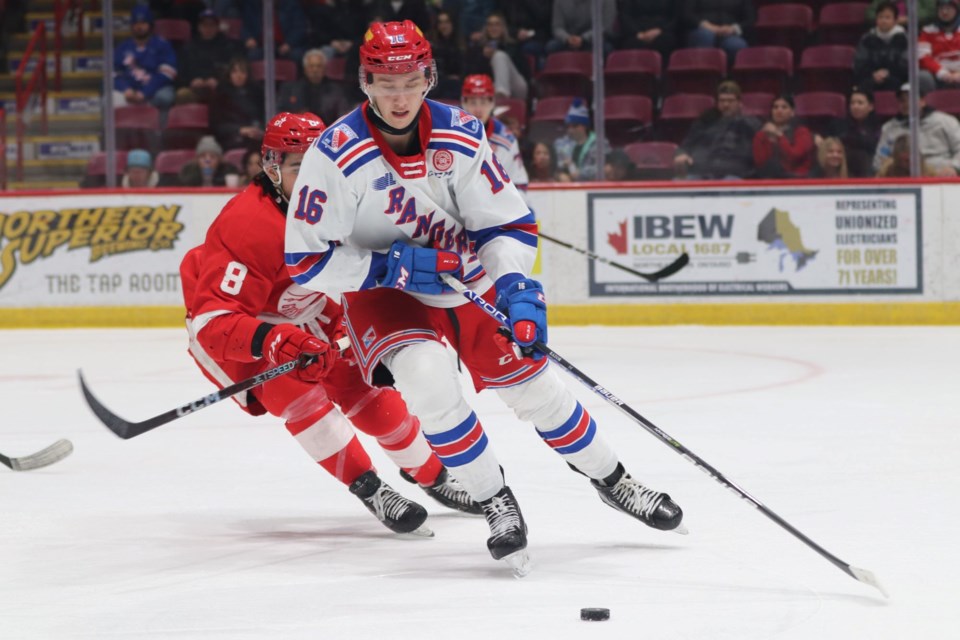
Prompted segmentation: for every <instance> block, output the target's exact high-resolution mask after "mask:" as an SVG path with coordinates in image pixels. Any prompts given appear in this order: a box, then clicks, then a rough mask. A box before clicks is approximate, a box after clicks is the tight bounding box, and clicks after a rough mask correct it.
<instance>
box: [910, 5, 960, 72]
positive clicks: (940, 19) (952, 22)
mask: <svg viewBox="0 0 960 640" xmlns="http://www.w3.org/2000/svg"><path fill="white" fill-rule="evenodd" d="M917 55H918V56H920V69H921V72H920V83H921V87H922V88H924V89H925V90H927V91H932V90H933V89H934V87H942V88H953V89H956V88H958V87H960V0H937V18H936V20H935V21H934V22H932V23H931V24H928V25H927V26H925V27H924V28H923V29H922V30H921V31H920V43H919V44H918V45H917Z"/></svg>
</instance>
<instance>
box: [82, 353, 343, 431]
mask: <svg viewBox="0 0 960 640" xmlns="http://www.w3.org/2000/svg"><path fill="white" fill-rule="evenodd" d="M333 344H334V346H336V347H337V348H338V349H339V350H340V351H341V352H343V351H346V350H347V349H349V348H350V339H349V338H347V337H346V336H344V337H342V338H340V339H338V340H336V341H334V343H333ZM302 357H303V356H301V358H302ZM298 366H301V361H300V360H291V361H290V362H285V363H283V364H281V365H280V366H278V367H275V368H273V369H268V370H267V371H264V372H262V373H258V374H257V375H255V376H253V377H252V378H247V379H246V380H241V381H240V382H237V383H235V384H232V385H230V386H229V387H224V388H223V389H220V390H219V391H214V392H213V393H211V394H209V395H205V396H203V397H202V398H200V399H198V400H194V401H193V402H188V403H187V404H184V405H180V406H179V407H177V408H176V409H170V410H169V411H165V412H163V413H161V414H160V415H157V416H154V417H152V418H147V419H146V420H144V421H142V422H129V421H127V420H124V419H123V418H121V417H120V416H118V415H117V414H115V413H113V412H112V411H110V409H107V408H106V407H105V406H103V403H101V402H100V401H99V400H97V398H96V397H95V396H94V395H93V393H91V392H90V388H89V387H87V383H86V381H85V380H84V379H83V372H82V371H80V370H79V369H78V370H77V377H78V378H79V379H80V390H81V391H83V397H84V399H86V401H87V405H89V406H90V409H91V410H92V411H93V412H94V413H95V414H96V416H97V417H98V418H100V422H102V423H103V424H105V425H106V426H107V428H108V429H110V431H113V432H114V433H115V434H116V435H117V436H118V437H120V438H123V439H124V440H129V439H130V438H136V437H137V436H139V435H142V434H144V433H146V432H147V431H152V430H154V429H156V428H157V427H159V426H162V425H165V424H167V423H168V422H173V421H174V420H177V419H178V418H182V417H183V416H186V415H189V414H191V413H193V412H195V411H199V410H200V409H203V408H204V407H209V406H210V405H212V404H217V403H218V402H220V401H221V400H226V399H227V398H231V397H233V396H235V395H237V394H238V393H241V392H243V391H247V390H248V389H252V388H254V387H256V386H259V385H261V384H263V383H264V382H267V381H268V380H273V379H274V378H278V377H280V376H283V375H286V374H288V373H290V372H291V371H293V370H294V369H296V368H297V367H298Z"/></svg>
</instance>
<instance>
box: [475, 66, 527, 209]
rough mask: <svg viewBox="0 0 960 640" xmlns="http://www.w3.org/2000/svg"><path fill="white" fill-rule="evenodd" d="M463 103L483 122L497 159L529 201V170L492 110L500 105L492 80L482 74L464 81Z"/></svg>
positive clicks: (513, 139)
mask: <svg viewBox="0 0 960 640" xmlns="http://www.w3.org/2000/svg"><path fill="white" fill-rule="evenodd" d="M460 104H461V105H463V110H464V111H466V112H467V113H469V114H470V115H472V116H473V117H474V118H476V119H477V120H479V121H480V122H481V123H483V129H484V131H485V132H486V134H487V142H489V143H490V148H491V149H493V155H495V156H497V160H499V161H500V166H501V167H503V170H504V172H505V173H506V174H507V175H508V176H510V181H511V182H513V185H514V186H515V187H516V188H517V189H519V190H520V195H522V196H523V199H524V200H525V201H527V203H528V204H529V200H527V183H529V182H530V179H529V178H528V177H527V168H526V167H524V166H523V158H521V156H520V144H519V143H518V142H517V137H516V136H515V135H514V132H513V131H511V130H510V127H508V126H507V125H505V124H503V123H502V122H501V121H500V120H498V119H497V118H495V117H494V115H493V110H494V107H496V105H497V101H496V93H495V92H494V89H493V78H491V77H490V76H488V75H484V74H482V73H477V74H474V75H469V76H467V77H466V78H464V79H463V88H462V89H461V90H460Z"/></svg>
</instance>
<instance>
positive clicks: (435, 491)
mask: <svg viewBox="0 0 960 640" xmlns="http://www.w3.org/2000/svg"><path fill="white" fill-rule="evenodd" d="M400 476H401V477H402V478H403V479H404V480H406V481H407V482H412V483H413V484H418V483H417V481H416V480H414V479H413V476H411V475H410V474H409V473H407V472H406V471H404V470H403V469H401V470H400ZM418 486H419V487H420V488H421V489H423V490H424V491H425V492H426V494H427V495H428V496H430V497H431V498H433V499H434V500H436V501H437V502H439V503H440V504H442V505H443V506H445V507H448V508H450V509H455V510H456V511H462V512H463V513H470V514H473V515H477V516H479V515H482V514H483V508H482V507H481V506H480V503H479V502H477V501H476V500H474V499H473V498H471V497H470V494H469V493H467V492H466V491H465V490H464V488H463V487H462V486H460V483H459V482H457V479H456V478H454V477H453V476H451V475H450V474H449V473H447V470H446V469H442V470H441V471H440V474H439V475H438V476H437V479H436V480H435V481H434V482H433V484H432V485H431V486H429V487H425V486H423V485H419V484H418Z"/></svg>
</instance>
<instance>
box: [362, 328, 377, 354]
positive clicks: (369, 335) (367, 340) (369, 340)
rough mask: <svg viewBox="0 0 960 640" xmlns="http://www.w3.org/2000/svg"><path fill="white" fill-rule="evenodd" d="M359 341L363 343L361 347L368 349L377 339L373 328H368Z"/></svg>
mask: <svg viewBox="0 0 960 640" xmlns="http://www.w3.org/2000/svg"><path fill="white" fill-rule="evenodd" d="M360 339H361V340H362V341H363V346H364V347H366V348H367V349H369V348H370V345H372V344H373V343H374V341H375V340H376V339H377V332H376V331H374V330H373V327H370V328H369V329H367V330H366V331H364V332H363V336H362V337H361V338H360Z"/></svg>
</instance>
